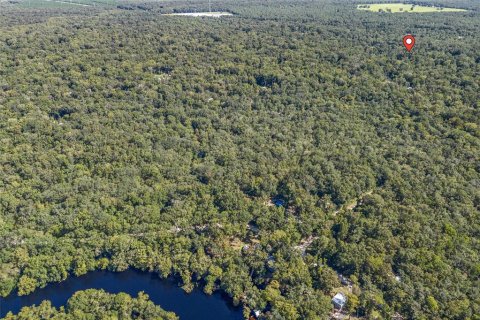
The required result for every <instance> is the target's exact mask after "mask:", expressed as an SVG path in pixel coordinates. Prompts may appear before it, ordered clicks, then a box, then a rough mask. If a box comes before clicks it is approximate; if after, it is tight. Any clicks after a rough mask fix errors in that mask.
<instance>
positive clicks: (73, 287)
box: [0, 270, 243, 320]
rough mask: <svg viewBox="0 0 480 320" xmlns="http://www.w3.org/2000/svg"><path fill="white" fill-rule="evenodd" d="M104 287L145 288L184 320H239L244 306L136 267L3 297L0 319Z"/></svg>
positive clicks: (57, 304)
mask: <svg viewBox="0 0 480 320" xmlns="http://www.w3.org/2000/svg"><path fill="white" fill-rule="evenodd" d="M86 289H103V290H105V291H107V292H110V293H119V292H126V293H128V294H130V295H131V296H133V297H136V296H137V294H138V292H140V291H144V292H145V293H147V294H148V295H149V296H150V300H152V301H153V302H154V303H155V304H157V305H160V306H161V307H162V308H163V309H164V310H167V311H173V312H175V313H176V314H177V315H178V316H179V317H180V319H181V320H193V319H195V320H203V319H205V320H207V319H208V320H211V319H225V320H227V319H228V320H240V319H243V316H242V310H241V308H235V307H233V306H231V305H230V304H229V302H228V301H227V300H226V299H224V298H223V297H222V295H221V294H219V293H216V294H213V295H211V296H209V295H206V294H204V293H203V292H202V291H201V290H199V289H195V290H193V291H192V293H189V294H187V293H185V292H184V291H183V290H182V289H181V288H179V287H178V286H177V285H176V284H175V283H173V282H172V281H169V280H164V279H160V278H159V277H158V276H157V275H155V274H152V273H148V272H141V271H136V270H127V271H124V272H118V273H116V272H108V271H93V272H90V273H87V274H86V275H84V276H81V277H70V278H68V279H67V280H65V281H63V282H60V283H52V284H49V285H48V286H46V287H45V288H43V289H38V290H36V291H34V292H33V293H32V294H29V295H27V296H22V297H18V296H16V295H13V294H12V295H10V296H8V297H7V298H0V299H1V300H0V318H3V317H4V316H5V315H6V314H7V313H8V312H9V311H12V312H13V313H18V312H19V311H20V309H21V308H22V307H25V306H31V305H34V304H35V305H39V304H40V303H41V302H42V301H43V300H50V301H51V302H52V304H53V305H54V306H55V307H57V308H58V307H60V306H63V305H65V304H66V302H67V300H68V299H69V298H70V297H71V296H72V295H73V294H74V293H75V292H76V291H79V290H86Z"/></svg>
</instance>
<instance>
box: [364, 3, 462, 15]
mask: <svg viewBox="0 0 480 320" xmlns="http://www.w3.org/2000/svg"><path fill="white" fill-rule="evenodd" d="M357 9H359V10H367V11H372V12H392V13H397V12H415V13H427V12H463V11H467V10H465V9H457V8H442V7H427V6H418V5H413V4H406V3H372V4H360V5H358V6H357Z"/></svg>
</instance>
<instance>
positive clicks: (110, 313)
mask: <svg viewBox="0 0 480 320" xmlns="http://www.w3.org/2000/svg"><path fill="white" fill-rule="evenodd" d="M4 319H5V320H44V319H51V320H75V319H85V320H86V319H122V320H130V319H154V320H177V319H178V317H176V316H175V314H173V313H171V312H166V311H164V310H162V309H161V308H160V307H158V306H155V305H154V304H153V303H152V302H151V301H149V300H148V295H145V294H142V293H140V294H139V296H138V298H132V297H130V296H129V295H127V294H125V293H120V294H116V295H115V294H109V293H106V292H105V291H103V290H93V289H89V290H85V291H78V292H77V293H75V294H74V295H73V297H72V298H70V299H69V300H68V303H67V306H66V307H65V308H64V307H62V308H60V309H59V310H58V309H55V308H54V307H52V306H51V304H50V302H49V301H44V302H42V303H41V304H40V305H39V306H35V307H27V308H24V309H22V311H20V313H19V314H18V315H12V314H8V315H7V316H6V317H5V318H4Z"/></svg>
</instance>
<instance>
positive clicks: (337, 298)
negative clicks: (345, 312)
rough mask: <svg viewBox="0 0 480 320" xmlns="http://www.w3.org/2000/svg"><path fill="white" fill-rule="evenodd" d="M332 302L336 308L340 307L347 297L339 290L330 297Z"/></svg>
mask: <svg viewBox="0 0 480 320" xmlns="http://www.w3.org/2000/svg"><path fill="white" fill-rule="evenodd" d="M332 303H333V306H334V307H335V308H336V309H342V308H343V306H344V305H345V304H346V303H347V297H346V296H345V295H344V294H343V293H340V292H339V293H337V294H336V295H335V296H334V297H333V298H332Z"/></svg>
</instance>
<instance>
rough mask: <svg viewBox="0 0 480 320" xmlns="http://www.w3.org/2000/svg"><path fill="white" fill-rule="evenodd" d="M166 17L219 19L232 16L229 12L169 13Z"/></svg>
mask: <svg viewBox="0 0 480 320" xmlns="http://www.w3.org/2000/svg"><path fill="white" fill-rule="evenodd" d="M165 15H166V16H187V17H212V18H219V17H222V16H232V15H233V14H231V13H230V12H186V13H169V14H165Z"/></svg>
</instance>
